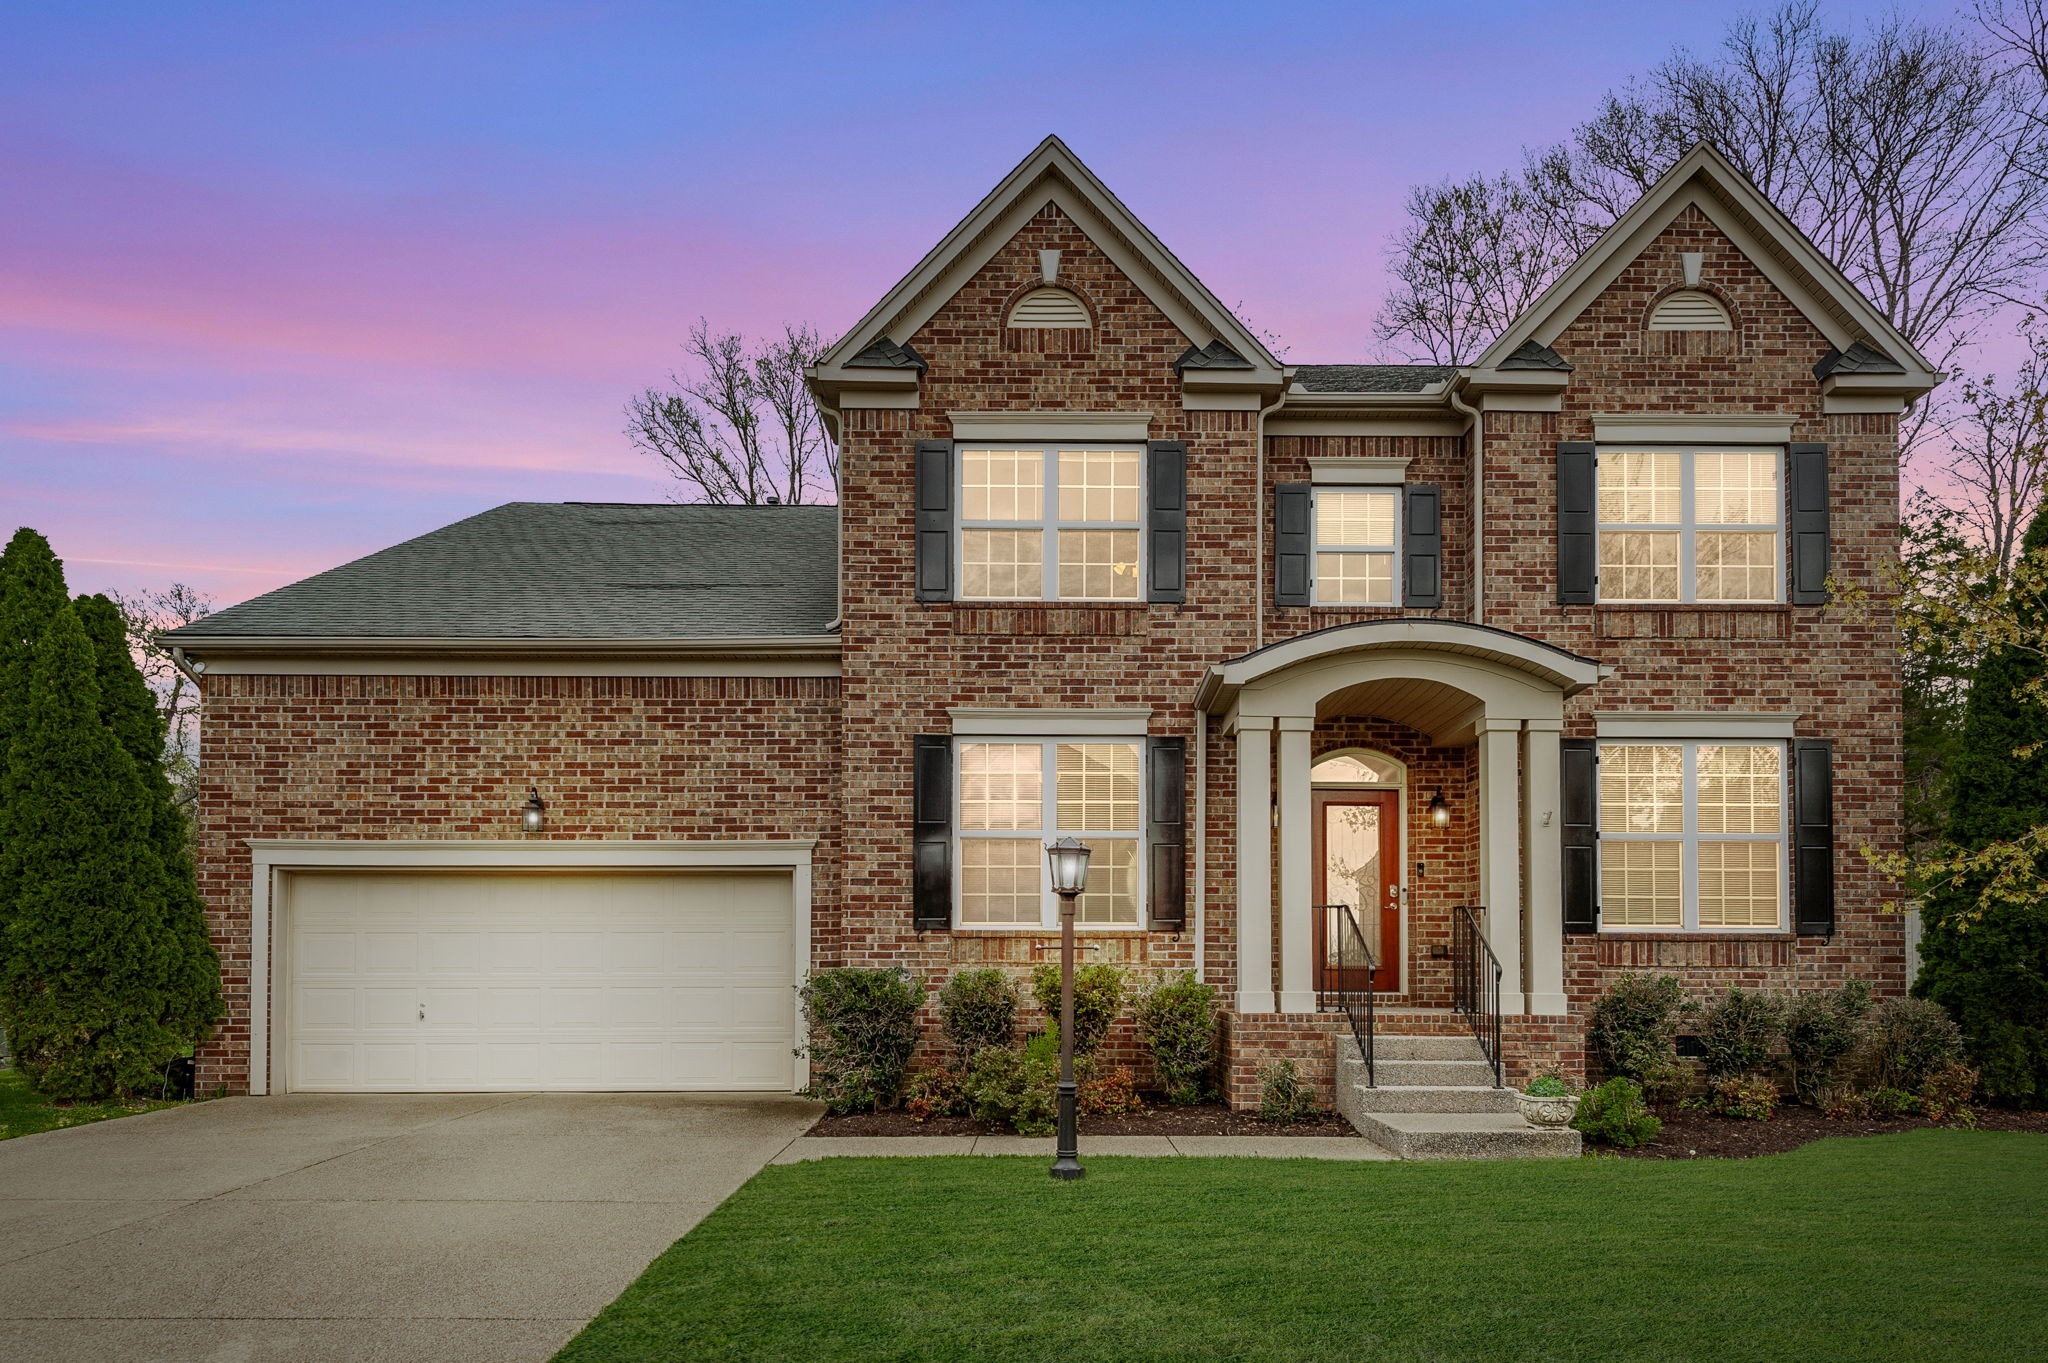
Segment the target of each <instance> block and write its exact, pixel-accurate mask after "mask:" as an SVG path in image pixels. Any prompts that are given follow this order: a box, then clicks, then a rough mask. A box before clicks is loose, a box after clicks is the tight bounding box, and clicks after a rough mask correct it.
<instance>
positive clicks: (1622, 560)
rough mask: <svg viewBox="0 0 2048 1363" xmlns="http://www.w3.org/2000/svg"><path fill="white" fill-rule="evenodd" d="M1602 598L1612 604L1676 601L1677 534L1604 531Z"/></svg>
mask: <svg viewBox="0 0 2048 1363" xmlns="http://www.w3.org/2000/svg"><path fill="white" fill-rule="evenodd" d="M1600 595H1601V596H1602V597H1603V598H1605V599H1607V600H1610V601H1676V600H1677V599H1678V532H1677V531H1675V530H1608V531H1603V532H1602V533H1601V535H1600Z"/></svg>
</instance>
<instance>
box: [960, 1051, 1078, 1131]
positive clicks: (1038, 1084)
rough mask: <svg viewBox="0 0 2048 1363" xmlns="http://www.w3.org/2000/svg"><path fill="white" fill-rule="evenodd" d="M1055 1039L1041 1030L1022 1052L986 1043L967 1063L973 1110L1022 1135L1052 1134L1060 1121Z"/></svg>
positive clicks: (1058, 1067) (1057, 1057) (989, 1120)
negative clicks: (985, 1046) (984, 1047)
mask: <svg viewBox="0 0 2048 1363" xmlns="http://www.w3.org/2000/svg"><path fill="white" fill-rule="evenodd" d="M1059 1070H1060V1064H1059V1043H1058V1042H1057V1041H1055V1040H1054V1039H1053V1035H1052V1033H1051V1032H1040V1033H1039V1034H1038V1035H1037V1036H1034V1037H1032V1038H1031V1039H1030V1040H1029V1041H1028V1042H1026V1043H1025V1044H1024V1049H1023V1050H1021V1051H1012V1050H1003V1049H998V1048H996V1047H993V1046H991V1047H989V1048H988V1049H987V1050H984V1051H982V1052H980V1053H979V1054H977V1055H976V1056H975V1057H974V1060H973V1062H972V1063H970V1064H969V1065H968V1067H967V1082H966V1099H967V1102H968V1104H969V1106H970V1107H971V1108H972V1109H973V1112H974V1115H975V1116H977V1117H979V1118H981V1119H982V1120H983V1121H988V1122H1001V1123H1003V1124H1004V1125H1006V1126H1009V1127H1012V1128H1014V1129H1015V1130H1016V1131H1017V1132H1018V1133H1019V1134H1021V1135H1025V1136H1047V1135H1051V1134H1052V1132H1053V1130H1054V1128H1055V1126H1056V1125H1057V1124H1058V1121H1059Z"/></svg>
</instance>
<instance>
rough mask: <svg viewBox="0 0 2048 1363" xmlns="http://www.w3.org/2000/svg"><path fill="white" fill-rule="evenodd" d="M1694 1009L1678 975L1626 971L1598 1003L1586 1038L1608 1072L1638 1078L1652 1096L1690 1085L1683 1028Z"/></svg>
mask: <svg viewBox="0 0 2048 1363" xmlns="http://www.w3.org/2000/svg"><path fill="white" fill-rule="evenodd" d="M1691 1011H1692V1005H1691V1004H1690V1003H1688V1002H1687V1001H1686V998H1685V994H1684V992H1683V991H1682V990H1681V989H1680V988H1679V985H1678V977H1677V976H1675V975H1654V976H1652V975H1634V974H1629V975H1623V976H1622V977H1621V978H1620V979H1618V980H1616V981H1615V982H1614V985H1613V987H1612V988H1610V989H1609V990H1608V991H1607V992H1606V993H1605V994H1602V995H1601V996H1600V997H1599V998H1598V999H1597V1000H1595V1001H1594V1003H1593V1013H1592V1016H1591V1018H1590V1019H1589V1022H1588V1026H1587V1033H1586V1035H1587V1039H1588V1040H1589V1041H1591V1042H1592V1043H1593V1048H1594V1050H1595V1051H1596V1052H1597V1053H1598V1054H1599V1056H1600V1063H1601V1064H1602V1065H1603V1066H1605V1067H1606V1070H1607V1073H1608V1074H1610V1075H1612V1076H1614V1077H1615V1078H1619V1079H1630V1080H1634V1081H1635V1084H1636V1086H1637V1087H1638V1089H1640V1090H1641V1091H1642V1092H1643V1093H1646V1094H1648V1095H1649V1096H1651V1097H1671V1096H1676V1095H1677V1094H1678V1093H1679V1092H1680V1091H1681V1090H1683V1088H1684V1087H1685V1071H1684V1070H1682V1069H1681V1068H1679V1064H1678V1050H1677V1040H1678V1026H1679V1023H1680V1022H1681V1021H1682V1020H1683V1019H1684V1018H1685V1017H1686V1015H1687V1014H1689V1013H1690V1012H1691Z"/></svg>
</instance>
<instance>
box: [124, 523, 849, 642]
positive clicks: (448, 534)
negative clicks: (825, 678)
mask: <svg viewBox="0 0 2048 1363" xmlns="http://www.w3.org/2000/svg"><path fill="white" fill-rule="evenodd" d="M838 569H839V508H838V507H836V506H677V505H671V504H664V503H656V504H652V505H639V504H626V503H614V502H508V503H507V504H505V505H504V506H500V507H494V508H492V509H491V510H489V511H485V512H483V513H481V514H479V515H475V516H471V517H470V518H469V519H468V520H463V521H457V522H456V523H455V524H453V525H448V526H443V527H442V528H441V529H439V530H432V531H429V532H428V533H426V534H424V535H421V536H420V537H418V538H417V539H410V540H407V541H406V542H405V543H403V544H398V545H393V546H392V547H391V548H389V549H384V550H380V551H379V552H377V553H374V554H371V555H369V556H368V557H367V558H359V559H357V560H355V561H354V562H353V563H345V564H343V565H342V566H341V567H339V568H331V569H329V570H328V571H326V572H324V573H319V574H317V575H315V576H313V577H309V578H307V579H306V580H305V581H303V582H294V583H292V584H291V585H290V586H288V587H280V588H279V589H278V590H276V591H274V592H269V593H266V594H265V595H263V596H259V597H256V598H255V599H253V600H250V601H244V602H242V603H241V604H240V605H238V606H230V607H228V608H227V609H226V610H223V611H219V612H217V613H215V614H213V615H209V616H207V617H206V618H205V619H203V620H200V621H198V622H196V623H194V624H190V625H187V626H185V627H184V628H183V629H179V630H173V631H172V632H171V633H170V634H168V635H167V636H165V637H166V638H168V639H169V640H170V641H171V642H172V643H174V644H177V645H180V646H182V647H187V648H196V647H199V646H201V645H205V644H212V643H221V642H232V641H234V640H237V639H242V640H250V639H256V638H265V639H293V638H297V639H427V638H437V639H547V640H561V641H570V640H588V641H593V642H595V641H606V640H629V639H630V640H649V639H714V638H773V637H782V636H787V637H803V636H816V635H822V634H825V633H827V632H829V629H830V626H831V625H832V622H833V620H834V619H835V617H837V615H838V613H839V606H838V576H839V572H838Z"/></svg>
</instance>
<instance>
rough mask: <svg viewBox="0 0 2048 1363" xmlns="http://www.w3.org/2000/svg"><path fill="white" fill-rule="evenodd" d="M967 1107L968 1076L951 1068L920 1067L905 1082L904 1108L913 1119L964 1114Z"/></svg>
mask: <svg viewBox="0 0 2048 1363" xmlns="http://www.w3.org/2000/svg"><path fill="white" fill-rule="evenodd" d="M967 1109H968V1102H967V1080H966V1078H965V1076H963V1075H959V1074H956V1073H954V1072H953V1071H952V1070H948V1069H936V1070H919V1071H918V1072H917V1073H916V1074H913V1075H911V1076H910V1079H909V1081H908V1082H907V1083H905V1084H904V1085H903V1110H904V1111H905V1112H906V1113H908V1114H909V1115H910V1120H912V1121H914V1122H922V1121H925V1120H927V1119H929V1118H932V1117H964V1116H966V1115H967Z"/></svg>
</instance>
